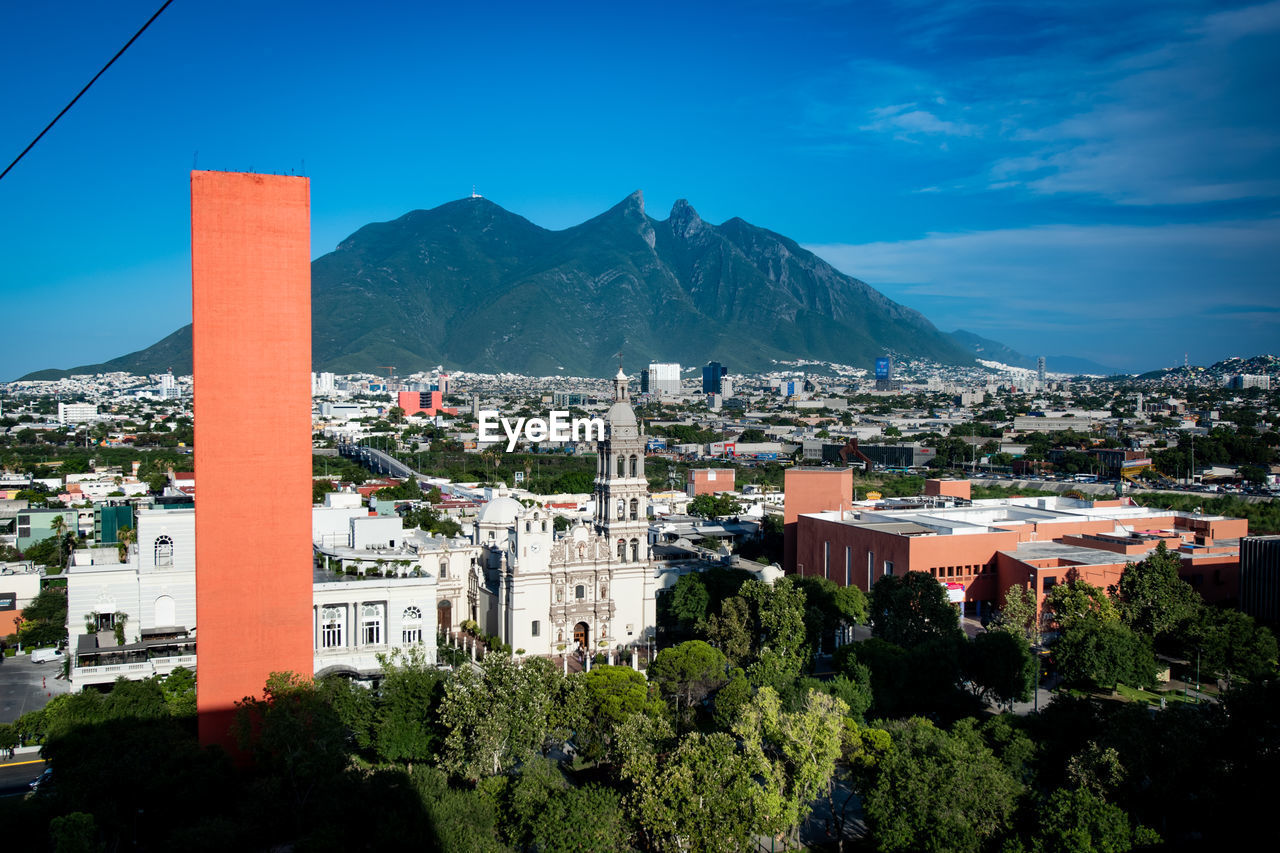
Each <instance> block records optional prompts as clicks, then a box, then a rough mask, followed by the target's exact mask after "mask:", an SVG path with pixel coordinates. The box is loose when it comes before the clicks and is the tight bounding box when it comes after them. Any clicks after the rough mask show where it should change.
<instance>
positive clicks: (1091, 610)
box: [1045, 578, 1120, 629]
mask: <svg viewBox="0 0 1280 853" xmlns="http://www.w3.org/2000/svg"><path fill="white" fill-rule="evenodd" d="M1045 609H1046V610H1048V611H1049V612H1050V613H1051V614H1052V615H1053V621H1054V622H1055V623H1056V624H1057V625H1058V627H1059V628H1060V629H1066V628H1070V627H1071V626H1072V625H1074V624H1075V623H1076V622H1077V621H1079V620H1080V619H1082V618H1084V617H1085V616H1089V615H1094V616H1097V617H1098V618H1099V619H1101V620H1102V621H1104V622H1114V621H1116V620H1118V619H1119V618H1120V611H1119V610H1117V609H1116V605H1115V602H1114V601H1113V600H1112V599H1111V596H1109V595H1107V593H1106V591H1105V590H1104V589H1102V588H1101V587H1097V586H1093V585H1092V584H1090V583H1086V582H1085V581H1082V580H1080V579H1079V578H1072V579H1071V580H1068V581H1067V582H1066V583H1060V584H1056V585H1055V586H1054V587H1053V588H1052V589H1050V590H1049V594H1048V595H1046V596H1045Z"/></svg>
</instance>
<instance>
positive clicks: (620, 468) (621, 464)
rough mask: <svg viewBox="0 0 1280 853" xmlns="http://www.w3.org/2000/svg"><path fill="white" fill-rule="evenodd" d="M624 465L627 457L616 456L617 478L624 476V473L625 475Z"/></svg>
mask: <svg viewBox="0 0 1280 853" xmlns="http://www.w3.org/2000/svg"><path fill="white" fill-rule="evenodd" d="M626 464H627V457H625V456H623V455H622V454H618V476H619V477H625V476H626V473H627V472H626V468H625V466H626Z"/></svg>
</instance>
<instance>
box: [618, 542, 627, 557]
mask: <svg viewBox="0 0 1280 853" xmlns="http://www.w3.org/2000/svg"><path fill="white" fill-rule="evenodd" d="M618 559H619V560H621V561H622V562H624V563H625V562H626V561H627V540H625V539H619V540H618Z"/></svg>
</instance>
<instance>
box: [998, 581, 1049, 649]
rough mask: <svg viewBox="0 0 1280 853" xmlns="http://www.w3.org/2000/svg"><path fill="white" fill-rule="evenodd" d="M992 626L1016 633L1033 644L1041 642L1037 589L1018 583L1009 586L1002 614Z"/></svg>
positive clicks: (1001, 610) (999, 629)
mask: <svg viewBox="0 0 1280 853" xmlns="http://www.w3.org/2000/svg"><path fill="white" fill-rule="evenodd" d="M991 628H992V630H996V631H1008V632H1009V633H1011V634H1016V635H1017V636H1019V637H1022V638H1023V639H1025V640H1026V641H1027V642H1029V643H1032V644H1035V643H1039V642H1040V613H1039V607H1038V606H1037V604H1036V594H1035V591H1034V590H1032V589H1031V588H1030V587H1025V586H1018V585H1016V584H1015V585H1014V586H1011V587H1009V589H1008V590H1006V591H1005V594H1004V604H1003V605H1002V606H1001V608H1000V615H999V616H998V617H997V618H996V620H995V622H994V623H993V624H992V626H991Z"/></svg>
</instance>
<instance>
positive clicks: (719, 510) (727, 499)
mask: <svg viewBox="0 0 1280 853" xmlns="http://www.w3.org/2000/svg"><path fill="white" fill-rule="evenodd" d="M688 512H689V514H690V515H696V516H698V517H699V518H720V517H722V516H726V515H737V514H738V513H740V512H742V505H741V504H739V503H738V501H737V499H736V498H734V497H733V495H698V496H697V497H695V498H694V499H693V500H691V501H689V509H688Z"/></svg>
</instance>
